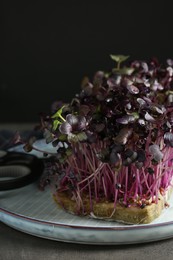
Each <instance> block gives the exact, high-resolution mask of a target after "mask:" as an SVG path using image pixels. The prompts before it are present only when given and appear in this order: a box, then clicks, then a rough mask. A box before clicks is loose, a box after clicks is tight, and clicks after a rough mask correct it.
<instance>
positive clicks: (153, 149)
mask: <svg viewBox="0 0 173 260" xmlns="http://www.w3.org/2000/svg"><path fill="white" fill-rule="evenodd" d="M149 152H150V154H151V155H152V156H153V159H154V160H155V161H156V162H158V161H160V160H162V158H163V153H162V152H161V151H160V148H159V146H158V145H157V144H153V145H150V146H149Z"/></svg>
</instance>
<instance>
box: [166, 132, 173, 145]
mask: <svg viewBox="0 0 173 260" xmlns="http://www.w3.org/2000/svg"><path fill="white" fill-rule="evenodd" d="M164 142H165V144H166V145H167V146H171V147H173V133H171V132H166V133H165V134H164Z"/></svg>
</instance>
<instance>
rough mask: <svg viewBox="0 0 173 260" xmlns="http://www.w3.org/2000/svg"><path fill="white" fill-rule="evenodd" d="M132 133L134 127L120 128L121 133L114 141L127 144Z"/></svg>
mask: <svg viewBox="0 0 173 260" xmlns="http://www.w3.org/2000/svg"><path fill="white" fill-rule="evenodd" d="M131 135H132V128H123V129H121V130H120V132H119V134H118V135H117V136H116V137H115V138H114V141H115V142H116V143H118V144H122V145H125V144H126V143H127V142H128V139H129V138H130V136H131Z"/></svg>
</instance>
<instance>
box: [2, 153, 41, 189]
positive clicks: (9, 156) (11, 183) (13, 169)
mask: <svg viewBox="0 0 173 260" xmlns="http://www.w3.org/2000/svg"><path fill="white" fill-rule="evenodd" d="M1 154H3V153H0V179H1V178H2V180H0V191H4V190H11V189H17V188H20V187H23V186H26V185H28V184H30V183H32V182H34V181H36V180H37V179H38V178H39V177H40V175H41V174H42V172H43V170H44V163H43V161H42V160H41V159H39V158H37V157H36V156H34V155H31V154H25V153H19V152H5V153H4V154H3V155H2V156H1ZM4 177H8V179H5V180H4Z"/></svg>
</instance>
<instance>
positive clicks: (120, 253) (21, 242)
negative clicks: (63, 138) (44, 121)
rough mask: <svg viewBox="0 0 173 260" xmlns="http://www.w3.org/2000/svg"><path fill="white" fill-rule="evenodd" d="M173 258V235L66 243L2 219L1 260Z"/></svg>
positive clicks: (17, 127) (11, 127) (19, 127)
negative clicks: (117, 242) (145, 239)
mask: <svg viewBox="0 0 173 260" xmlns="http://www.w3.org/2000/svg"><path fill="white" fill-rule="evenodd" d="M33 125H34V124H22V125H17V124H16V125H14V124H6V125H2V124H1V125H0V130H2V129H9V130H14V131H16V130H26V129H31V128H32V127H33ZM165 258H166V259H167V260H169V259H170V260H172V259H173V238H172V239H167V240H163V241H158V242H152V243H145V244H135V245H122V246H121V245H118V246H113V245H111V246H97V245H93V246H92V245H80V244H69V243H62V242H57V241H52V240H46V239H43V238H38V237H34V236H31V235H28V234H25V233H22V232H19V231H17V230H15V229H12V228H10V227H8V226H7V225H4V224H3V223H1V222H0V260H14V259H17V260H21V259H22V260H25V259H26V260H31V259H32V260H37V259H40V260H52V259H58V260H62V259H70V260H72V259H76V260H78V259H80V260H82V259H91V260H95V259H99V260H104V259H105V260H113V259H114V260H115V259H118V260H121V259H124V260H126V259H128V260H143V259H145V260H146V259H147V260H150V259H157V260H160V259H165Z"/></svg>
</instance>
